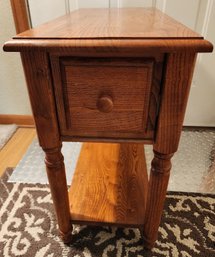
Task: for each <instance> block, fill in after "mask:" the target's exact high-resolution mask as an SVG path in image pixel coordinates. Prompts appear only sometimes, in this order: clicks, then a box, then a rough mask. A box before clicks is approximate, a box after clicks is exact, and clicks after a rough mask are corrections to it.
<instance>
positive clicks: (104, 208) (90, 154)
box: [69, 143, 148, 227]
mask: <svg viewBox="0 0 215 257" xmlns="http://www.w3.org/2000/svg"><path fill="white" fill-rule="evenodd" d="M147 184H148V178H147V170H146V163H145V155H144V148H143V144H131V143H130V144H129V143H123V144H110V143H85V144H83V146H82V149H81V153H80V156H79V160H78V163H77V166H76V170H75V174H74V177H73V180H72V184H71V188H70V192H69V198H70V212H71V219H72V222H73V223H87V224H89V223H92V224H100V223H103V224H104V223H105V224H112V225H113V224H116V225H122V226H134V227H139V226H141V225H142V224H143V221H144V212H145V203H146V192H147Z"/></svg>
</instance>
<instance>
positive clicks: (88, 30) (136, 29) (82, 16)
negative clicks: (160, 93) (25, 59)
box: [14, 8, 203, 39]
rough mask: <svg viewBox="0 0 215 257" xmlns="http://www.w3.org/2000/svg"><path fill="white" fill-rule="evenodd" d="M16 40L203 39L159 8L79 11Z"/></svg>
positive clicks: (26, 32)
mask: <svg viewBox="0 0 215 257" xmlns="http://www.w3.org/2000/svg"><path fill="white" fill-rule="evenodd" d="M14 38H16V39H17V38H22V39H23V38H28V39H31V38H32V39H36V38H37V39H175V38H177V39H202V38H203V37H202V36H201V35H199V34H197V33H196V32H194V31H192V30H191V29H189V28H187V27H186V26H184V25H183V24H181V23H179V22H177V21H176V20H174V19H172V18H171V17H169V16H167V15H166V14H164V13H162V12H161V11H159V10H157V9H155V8H110V9H79V10H76V11H74V12H71V13H70V14H67V15H64V16H62V17H60V18H57V19H55V20H53V21H51V22H48V23H45V24H43V25H41V26H39V27H37V28H34V29H31V30H28V31H25V32H24V33H21V34H19V35H17V36H15V37H14Z"/></svg>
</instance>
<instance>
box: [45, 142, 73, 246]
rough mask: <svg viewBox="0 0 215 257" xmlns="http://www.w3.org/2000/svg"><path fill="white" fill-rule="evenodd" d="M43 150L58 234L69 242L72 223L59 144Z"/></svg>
mask: <svg viewBox="0 0 215 257" xmlns="http://www.w3.org/2000/svg"><path fill="white" fill-rule="evenodd" d="M43 150H44V151H45V154H46V157H45V163H46V171H47V175H48V180H49V185H50V189H51V195H52V199H53V203H54V207H55V212H56V215H57V221H58V226H59V232H60V236H61V238H62V240H63V241H64V242H65V243H69V242H70V241H71V232H72V225H71V221H70V210H69V198H68V190H67V183H66V174H65V167H64V158H63V155H62V153H61V146H60V147H56V148H52V149H43Z"/></svg>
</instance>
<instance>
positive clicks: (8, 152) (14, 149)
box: [0, 128, 36, 176]
mask: <svg viewBox="0 0 215 257" xmlns="http://www.w3.org/2000/svg"><path fill="white" fill-rule="evenodd" d="M35 136H36V131H35V129H34V128H18V129H17V131H16V132H15V134H14V135H13V136H12V138H11V139H10V140H9V141H8V142H7V144H6V145H5V146H4V147H3V148H2V149H1V151H0V176H1V175H2V174H3V172H4V171H5V169H6V168H7V167H15V166H16V165H17V164H18V162H19V161H20V160H21V158H22V156H23V155H24V154H25V152H26V150H27V149H28V147H29V145H30V144H31V143H32V140H33V139H34V138H35Z"/></svg>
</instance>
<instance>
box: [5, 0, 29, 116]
mask: <svg viewBox="0 0 215 257" xmlns="http://www.w3.org/2000/svg"><path fill="white" fill-rule="evenodd" d="M0 11H1V14H0V28H1V30H0V46H1V48H0V114H30V113H31V108H30V104H29V100H28V94H27V89H26V83H25V78H24V74H23V69H22V64H21V61H20V56H19V54H18V53H5V52H3V50H2V46H3V44H4V42H5V41H7V40H9V39H10V38H11V37H13V36H14V35H15V34H16V32H15V26H14V22H13V16H12V11H11V7H10V1H9V0H6V1H5V0H4V1H0Z"/></svg>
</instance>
